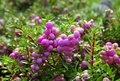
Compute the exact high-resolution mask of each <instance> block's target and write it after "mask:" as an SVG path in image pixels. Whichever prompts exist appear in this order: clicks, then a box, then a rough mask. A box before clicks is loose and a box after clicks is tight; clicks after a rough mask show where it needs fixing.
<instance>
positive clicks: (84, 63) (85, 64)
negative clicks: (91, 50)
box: [80, 61, 88, 69]
mask: <svg viewBox="0 0 120 81" xmlns="http://www.w3.org/2000/svg"><path fill="white" fill-rule="evenodd" d="M87 66H88V64H87V62H86V61H82V63H81V64H80V67H81V68H82V69H85V68H87Z"/></svg>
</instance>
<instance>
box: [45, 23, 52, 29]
mask: <svg viewBox="0 0 120 81" xmlns="http://www.w3.org/2000/svg"><path fill="white" fill-rule="evenodd" d="M53 26H54V23H53V22H50V21H48V22H47V23H46V28H47V29H52V28H53Z"/></svg>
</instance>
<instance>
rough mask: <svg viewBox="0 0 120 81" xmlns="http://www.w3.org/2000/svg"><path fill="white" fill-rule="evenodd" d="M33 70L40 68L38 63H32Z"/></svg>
mask: <svg viewBox="0 0 120 81" xmlns="http://www.w3.org/2000/svg"><path fill="white" fill-rule="evenodd" d="M31 69H32V70H39V66H38V65H37V64H33V65H31Z"/></svg>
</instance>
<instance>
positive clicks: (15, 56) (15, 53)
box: [9, 52, 18, 59]
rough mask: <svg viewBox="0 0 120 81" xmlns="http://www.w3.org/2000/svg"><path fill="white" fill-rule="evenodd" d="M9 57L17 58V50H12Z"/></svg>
mask: <svg viewBox="0 0 120 81" xmlns="http://www.w3.org/2000/svg"><path fill="white" fill-rule="evenodd" d="M9 57H10V58H13V59H16V58H18V53H17V52H13V53H11V54H10V55H9Z"/></svg>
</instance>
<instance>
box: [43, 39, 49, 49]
mask: <svg viewBox="0 0 120 81" xmlns="http://www.w3.org/2000/svg"><path fill="white" fill-rule="evenodd" d="M41 45H42V46H46V47H47V46H49V41H48V40H47V39H43V40H42V41H41Z"/></svg>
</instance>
